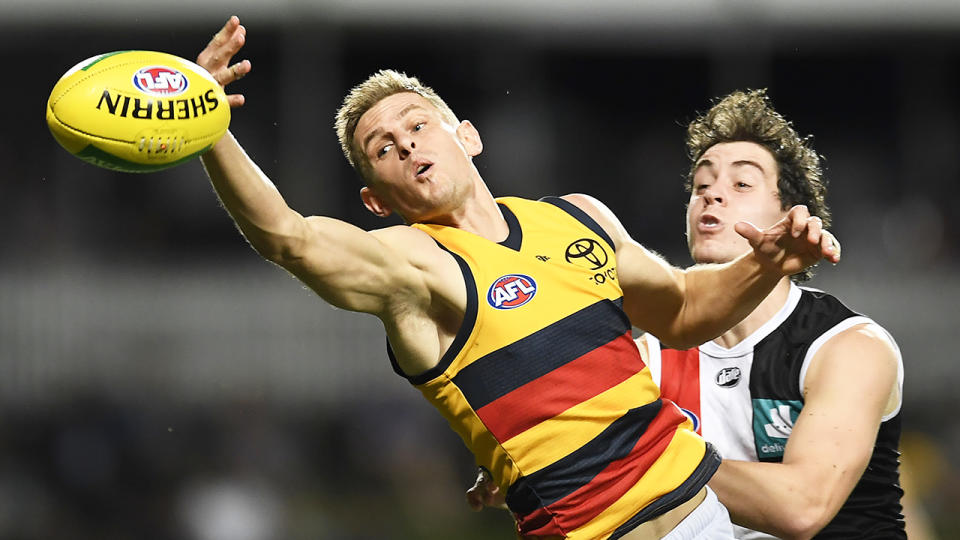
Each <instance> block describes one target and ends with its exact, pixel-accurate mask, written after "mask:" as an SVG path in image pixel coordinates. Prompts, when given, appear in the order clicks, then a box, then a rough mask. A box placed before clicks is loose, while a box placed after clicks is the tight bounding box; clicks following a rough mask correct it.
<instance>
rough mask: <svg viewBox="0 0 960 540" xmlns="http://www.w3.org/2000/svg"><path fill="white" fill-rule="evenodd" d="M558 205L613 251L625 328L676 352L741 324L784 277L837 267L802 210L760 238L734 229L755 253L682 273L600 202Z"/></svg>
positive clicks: (836, 252) (833, 248) (834, 254)
mask: <svg viewBox="0 0 960 540" xmlns="http://www.w3.org/2000/svg"><path fill="white" fill-rule="evenodd" d="M564 198H565V199H567V200H569V201H570V202H572V203H574V204H576V205H577V206H579V207H580V208H582V209H583V210H584V211H585V212H587V213H588V214H589V215H590V216H591V217H592V218H593V219H594V220H596V221H597V222H598V223H599V224H600V225H601V226H602V227H603V228H604V229H605V230H606V231H607V233H608V234H610V236H611V238H612V239H613V241H614V244H616V245H615V248H616V250H617V277H618V279H619V280H620V286H621V287H622V288H623V293H624V302H623V307H624V311H626V313H627V315H628V316H629V317H630V321H631V323H633V325H634V326H636V327H638V328H642V329H643V330H646V331H648V332H650V333H652V334H653V335H655V336H657V337H658V338H659V339H660V341H662V342H664V343H666V344H667V345H669V346H671V347H674V348H677V349H688V348H690V347H694V346H696V345H699V344H700V343H703V342H705V341H709V340H711V339H713V338H715V337H717V336H718V335H720V334H722V333H723V332H725V331H726V330H728V329H729V328H731V327H732V326H734V325H735V324H737V323H738V322H740V321H741V320H743V318H744V317H746V316H747V315H749V314H750V312H751V311H753V310H754V308H756V307H757V306H758V305H759V304H760V302H761V301H762V300H763V299H764V298H766V296H767V295H768V294H769V293H770V291H772V290H773V288H774V286H776V284H777V282H779V281H780V279H781V278H782V277H784V276H789V275H791V274H795V273H797V272H799V271H801V270H803V269H804V268H807V267H808V266H810V265H812V264H814V263H816V262H817V261H819V260H820V259H821V258H827V259H828V260H829V261H831V262H834V263H836V262H838V261H839V260H840V248H839V244H837V243H836V241H835V239H834V237H833V235H832V234H830V233H829V232H828V231H823V230H821V222H820V218H816V217H810V214H809V212H808V211H807V209H806V207H805V206H795V207H793V208H792V209H791V210H790V212H789V213H788V214H787V216H786V217H785V218H783V219H782V220H781V221H779V222H777V223H776V224H774V225H773V226H771V227H769V228H767V229H764V230H760V229H758V228H756V227H755V226H753V225H751V224H749V223H745V222H741V223H737V224H736V229H737V232H739V233H740V234H741V235H742V236H744V237H745V238H747V240H748V241H749V242H750V245H751V246H752V247H753V250H752V251H750V252H748V253H746V254H744V255H742V256H741V257H738V258H737V259H735V260H734V261H732V262H730V263H726V264H709V265H697V266H694V267H691V268H689V269H687V270H681V269H679V268H675V267H672V266H670V265H669V264H668V263H667V262H666V261H664V260H663V259H662V258H660V257H659V256H657V255H656V254H654V253H651V252H650V251H648V250H647V249H645V248H644V247H643V246H641V245H640V244H638V243H637V242H636V241H634V240H633V239H632V238H631V237H630V235H629V234H628V233H627V232H626V230H625V229H624V228H623V225H622V224H621V223H620V221H619V220H618V219H617V217H616V216H615V215H614V214H613V212H611V211H610V210H609V209H608V208H607V207H606V206H604V205H603V204H602V203H601V202H600V201H597V200H596V199H594V198H592V197H589V196H587V195H581V194H575V195H567V196H565V197H564Z"/></svg>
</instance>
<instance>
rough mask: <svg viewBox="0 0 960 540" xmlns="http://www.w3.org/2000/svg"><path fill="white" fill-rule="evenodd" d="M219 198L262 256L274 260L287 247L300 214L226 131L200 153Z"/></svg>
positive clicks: (281, 254) (279, 256) (300, 219)
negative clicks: (206, 149) (220, 137)
mask: <svg viewBox="0 0 960 540" xmlns="http://www.w3.org/2000/svg"><path fill="white" fill-rule="evenodd" d="M202 161H203V166H204V168H205V169H206V171H207V176H209V178H210V182H211V184H213V188H214V190H216V192H217V196H218V197H219V198H220V202H221V203H222V204H223V206H224V208H226V210H227V212H229V213H230V216H231V217H232V218H233V220H234V221H235V222H236V224H237V227H238V228H239V229H240V231H241V232H242V233H243V235H244V237H245V238H246V239H247V240H248V241H249V242H250V244H251V245H252V246H253V247H254V248H255V249H256V250H257V251H258V252H259V253H260V254H261V255H263V256H264V257H266V258H268V259H271V260H278V259H280V258H282V257H283V253H284V251H286V250H287V249H288V247H289V246H288V245H289V244H290V238H291V236H292V234H291V230H293V229H294V225H295V224H296V223H297V222H300V221H302V217H301V216H300V215H299V214H297V213H296V212H294V211H293V210H291V209H290V207H289V206H287V203H286V202H285V201H284V200H283V197H282V196H281V195H280V192H279V191H278V190H277V188H276V187H275V186H274V185H273V183H272V182H270V179H269V178H267V176H266V175H265V174H263V172H262V171H261V170H260V168H259V167H258V166H257V165H256V163H254V162H253V160H251V159H250V158H249V157H248V156H247V154H246V152H244V150H243V148H242V147H241V146H240V145H239V143H237V141H236V139H234V137H233V135H232V134H231V133H230V132H227V134H226V135H225V136H224V137H223V138H222V139H221V140H220V141H219V142H217V144H216V145H215V146H214V147H213V149H211V150H210V151H209V152H207V153H206V154H204V155H203V156H202Z"/></svg>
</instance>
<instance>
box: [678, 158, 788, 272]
mask: <svg viewBox="0 0 960 540" xmlns="http://www.w3.org/2000/svg"><path fill="white" fill-rule="evenodd" d="M777 174H778V170H777V163H776V161H775V160H774V158H773V154H771V153H770V151H769V150H767V149H766V148H764V147H762V146H760V145H758V144H756V143H752V142H732V143H720V144H716V145H714V146H712V147H710V148H709V149H708V150H707V151H706V152H704V154H703V156H702V157H701V158H700V160H699V161H697V166H696V171H695V173H694V177H693V187H692V190H691V193H690V204H689V205H688V206H687V245H688V246H689V248H690V255H691V256H692V257H693V260H694V261H695V262H697V263H722V262H728V261H731V260H733V259H735V258H737V257H738V256H740V255H742V254H743V253H745V252H747V251H748V250H749V249H750V244H749V243H748V242H747V240H746V239H745V238H743V237H742V236H740V235H739V234H738V233H737V231H735V230H734V228H733V226H734V224H735V223H737V222H738V221H749V222H750V223H753V224H754V225H756V226H757V227H760V228H761V229H762V228H766V227H769V226H770V225H773V224H774V223H776V222H777V221H779V220H780V219H781V218H783V217H784V216H785V215H786V212H785V211H784V210H781V208H780V197H779V195H778V191H777Z"/></svg>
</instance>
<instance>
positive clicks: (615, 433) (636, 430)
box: [507, 399, 663, 515]
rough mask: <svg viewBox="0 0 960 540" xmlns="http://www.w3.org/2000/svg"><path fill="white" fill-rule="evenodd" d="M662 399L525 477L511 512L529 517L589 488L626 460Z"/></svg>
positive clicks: (515, 489) (510, 496) (512, 493)
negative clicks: (607, 469)
mask: <svg viewBox="0 0 960 540" xmlns="http://www.w3.org/2000/svg"><path fill="white" fill-rule="evenodd" d="M662 405H663V402H662V401H661V400H660V399H657V400H656V401H654V402H652V403H648V404H647V405H644V406H642V407H637V408H635V409H630V410H629V411H627V412H626V414H624V415H623V416H621V417H620V418H618V419H617V420H616V421H614V422H613V423H611V424H610V425H609V426H607V428H606V429H604V430H603V431H602V432H601V433H600V434H599V435H597V436H596V437H594V438H593V440H591V441H590V442H588V443H587V444H585V445H583V446H581V447H580V448H578V449H577V450H575V451H573V452H572V453H570V454H568V455H566V456H565V457H563V458H562V459H560V460H559V461H556V462H554V463H552V464H550V465H548V466H547V467H544V468H543V469H540V470H539V471H537V472H535V473H533V474H531V475H529V476H524V477H521V478H520V479H519V480H517V481H516V482H514V483H513V485H511V486H510V489H509V490H508V492H507V506H509V507H510V510H512V511H513V512H515V513H517V514H519V515H526V514H529V513H530V512H533V511H534V510H536V509H537V508H540V507H543V506H549V505H550V504H553V503H554V502H556V501H558V500H560V499H562V498H564V497H566V496H567V495H570V494H571V493H573V492H574V491H576V490H578V489H580V488H581V487H582V486H584V485H586V484H588V483H589V482H590V480H592V479H593V478H594V477H595V476H597V475H598V474H599V473H600V472H601V471H603V469H605V468H606V467H607V466H608V465H610V463H611V462H613V461H616V460H618V459H621V458H623V457H626V456H627V455H628V454H629V453H630V452H631V451H632V450H633V448H634V446H636V444H637V441H638V440H640V437H642V436H643V434H644V433H645V432H646V430H647V426H649V425H650V422H652V421H653V419H654V418H656V416H657V414H658V413H659V412H660V408H661V407H662Z"/></svg>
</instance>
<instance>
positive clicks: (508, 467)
mask: <svg viewBox="0 0 960 540" xmlns="http://www.w3.org/2000/svg"><path fill="white" fill-rule="evenodd" d="M497 201H498V203H499V205H500V209H501V211H502V213H503V215H504V218H505V219H506V221H507V223H508V225H509V227H510V233H509V236H508V238H507V239H506V240H505V241H503V242H500V243H496V242H491V241H489V240H486V239H484V238H482V237H480V236H477V235H475V234H473V233H470V232H466V231H463V230H460V229H456V228H451V227H444V226H439V225H428V224H417V225H414V227H417V228H419V229H421V230H423V231H425V232H426V233H428V234H430V235H431V236H432V237H433V238H434V239H436V241H437V242H438V243H439V244H440V245H441V246H442V247H443V248H445V249H446V250H448V251H449V252H450V253H451V254H453V256H454V258H455V259H456V260H457V261H458V263H459V264H460V267H461V271H462V273H463V277H464V281H465V282H466V286H467V299H468V303H467V310H466V314H465V316H464V321H463V325H462V327H461V328H460V331H459V333H458V334H457V336H456V338H455V339H454V342H453V344H452V345H451V347H450V349H449V350H448V351H447V352H446V353H445V355H444V356H443V358H442V359H441V362H440V364H439V365H438V366H436V367H435V368H433V369H431V370H429V371H427V372H426V373H423V374H420V375H417V376H414V377H408V378H409V379H410V381H411V382H412V383H413V384H414V385H416V387H417V388H418V389H419V390H420V391H421V392H422V393H423V395H424V396H425V397H426V398H427V400H429V401H430V402H431V403H433V405H434V406H436V407H437V409H439V410H440V412H441V413H442V414H443V415H444V416H445V417H446V419H447V420H448V421H449V423H450V425H451V426H452V427H453V429H454V430H455V431H456V432H457V433H458V434H459V435H460V436H461V437H462V438H463V440H464V442H465V443H466V445H467V446H468V447H469V448H470V450H471V451H472V452H473V454H474V455H475V456H476V459H477V462H478V464H479V465H481V466H483V467H486V468H487V469H488V470H489V471H490V473H491V474H492V476H493V478H494V481H495V482H496V483H497V485H499V486H500V488H501V489H502V490H504V492H505V493H506V494H507V496H506V499H507V505H508V506H509V507H510V509H511V511H512V512H513V514H514V517H515V518H516V522H517V528H518V533H519V534H520V536H521V537H534V536H536V537H543V536H545V537H559V538H571V539H590V540H598V539H607V538H618V537H620V536H622V535H623V534H625V533H626V532H628V531H629V530H631V529H632V528H634V527H636V526H637V525H638V524H640V523H642V522H644V521H647V520H649V519H651V518H654V517H656V516H658V515H660V514H662V513H664V512H666V511H668V510H670V509H672V508H674V507H675V506H677V505H679V504H681V503H683V502H684V501H686V500H689V499H690V498H691V497H692V496H693V495H695V494H696V493H697V492H698V491H699V490H700V488H701V487H702V486H703V485H704V484H705V483H706V482H707V480H708V479H709V477H710V476H711V475H712V474H713V472H714V471H715V470H716V467H717V466H718V465H719V458H718V457H717V456H716V453H715V452H714V451H713V449H712V447H708V445H706V444H705V443H704V441H703V440H702V439H701V438H700V437H699V436H697V435H696V434H695V433H694V432H693V430H692V426H691V424H690V422H689V421H688V420H687V419H686V417H685V416H684V415H683V414H682V413H680V411H679V409H677V408H676V407H675V406H673V405H672V404H670V403H669V402H662V401H661V400H660V399H659V398H660V392H659V389H658V388H657V386H656V384H654V382H653V380H652V379H651V377H650V371H649V369H648V368H647V367H646V365H645V364H644V363H643V361H642V360H641V357H640V354H639V351H638V349H637V347H636V344H635V343H634V341H633V339H632V334H631V325H630V321H629V320H628V319H627V316H626V314H625V313H624V312H623V309H622V302H623V298H622V297H623V292H622V290H621V288H620V285H619V283H618V281H617V268H616V264H617V263H616V258H615V254H614V248H613V242H612V241H611V239H610V238H609V237H608V236H607V234H606V233H605V231H603V229H602V228H601V227H600V226H599V225H598V224H597V223H596V222H595V221H594V220H593V219H591V218H590V217H589V216H587V214H586V213H584V212H583V211H582V210H580V209H579V208H577V207H576V206H574V205H572V204H570V203H569V202H567V201H565V200H563V199H559V198H548V199H544V200H543V201H529V200H524V199H518V198H502V199H498V200H497ZM394 364H395V363H394ZM394 367H395V369H397V367H396V364H395V365H394ZM398 372H399V370H398Z"/></svg>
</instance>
